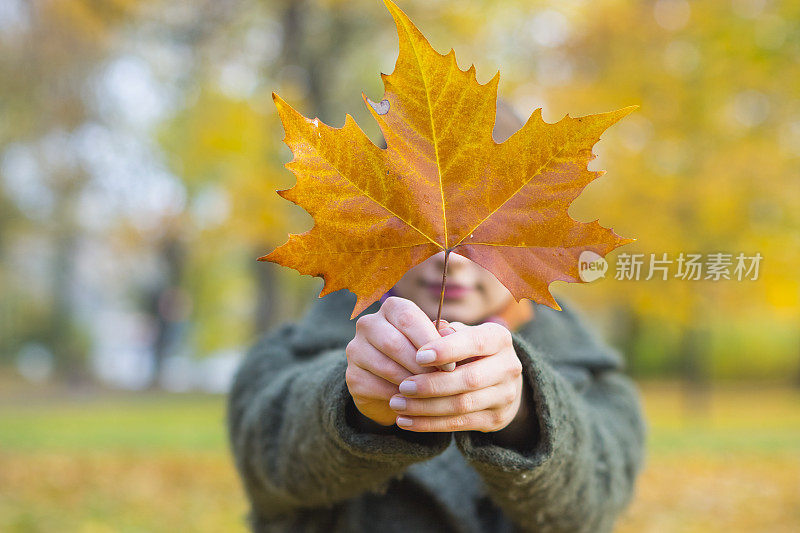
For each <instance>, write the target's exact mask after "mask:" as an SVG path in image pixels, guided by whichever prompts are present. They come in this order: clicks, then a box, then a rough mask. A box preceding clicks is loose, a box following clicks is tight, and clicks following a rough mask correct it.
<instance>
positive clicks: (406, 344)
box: [364, 316, 430, 374]
mask: <svg viewBox="0 0 800 533" xmlns="http://www.w3.org/2000/svg"><path fill="white" fill-rule="evenodd" d="M364 338H365V339H366V341H367V342H369V343H370V344H371V345H372V346H374V347H375V348H376V349H377V350H378V351H380V352H381V353H383V354H384V355H386V356H387V357H389V358H390V359H392V360H393V361H395V362H396V363H398V364H399V365H400V366H402V367H403V368H405V369H406V370H408V371H409V372H411V373H412V374H418V373H419V374H422V373H425V372H430V369H426V368H424V367H422V366H420V365H419V364H417V361H416V353H417V351H416V350H417V348H416V347H415V346H414V345H413V344H412V343H411V341H410V340H408V338H407V337H406V336H405V335H403V334H402V333H401V332H400V331H398V329H397V328H395V327H394V326H393V325H392V324H390V323H389V322H388V321H387V320H386V319H385V318H384V317H382V316H378V317H376V318H375V322H374V323H370V324H369V325H368V327H366V328H365V330H364Z"/></svg>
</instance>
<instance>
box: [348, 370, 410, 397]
mask: <svg viewBox="0 0 800 533" xmlns="http://www.w3.org/2000/svg"><path fill="white" fill-rule="evenodd" d="M344 378H345V381H346V382H347V389H348V390H349V391H350V394H352V395H353V396H359V397H361V398H371V399H375V400H389V398H391V397H392V396H394V395H395V394H397V391H398V389H397V385H395V384H393V383H390V382H388V381H386V380H385V379H383V378H379V377H378V376H376V375H375V374H373V373H371V372H368V371H367V370H364V369H363V368H361V367H359V366H356V365H348V366H347V370H345V374H344Z"/></svg>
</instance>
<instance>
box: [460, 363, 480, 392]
mask: <svg viewBox="0 0 800 533" xmlns="http://www.w3.org/2000/svg"><path fill="white" fill-rule="evenodd" d="M463 379H464V386H466V387H467V389H469V390H475V389H479V388H480V387H481V383H482V380H481V376H480V374H478V373H477V372H476V371H475V370H474V369H472V368H469V367H467V368H465V369H464V377H463Z"/></svg>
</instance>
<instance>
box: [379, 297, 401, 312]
mask: <svg viewBox="0 0 800 533" xmlns="http://www.w3.org/2000/svg"><path fill="white" fill-rule="evenodd" d="M403 303H404V300H403V299H402V298H398V297H397V296H389V297H388V298H386V301H385V302H383V305H382V306H381V310H382V311H383V312H384V313H394V312H396V311H397V310H398V309H400V308H402V306H403Z"/></svg>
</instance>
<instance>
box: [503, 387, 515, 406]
mask: <svg viewBox="0 0 800 533" xmlns="http://www.w3.org/2000/svg"><path fill="white" fill-rule="evenodd" d="M501 399H502V402H503V405H511V404H513V403H514V400H516V399H517V392H516V391H515V390H514V389H511V388H508V389H506V390H504V391H503V393H502V396H501Z"/></svg>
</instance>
